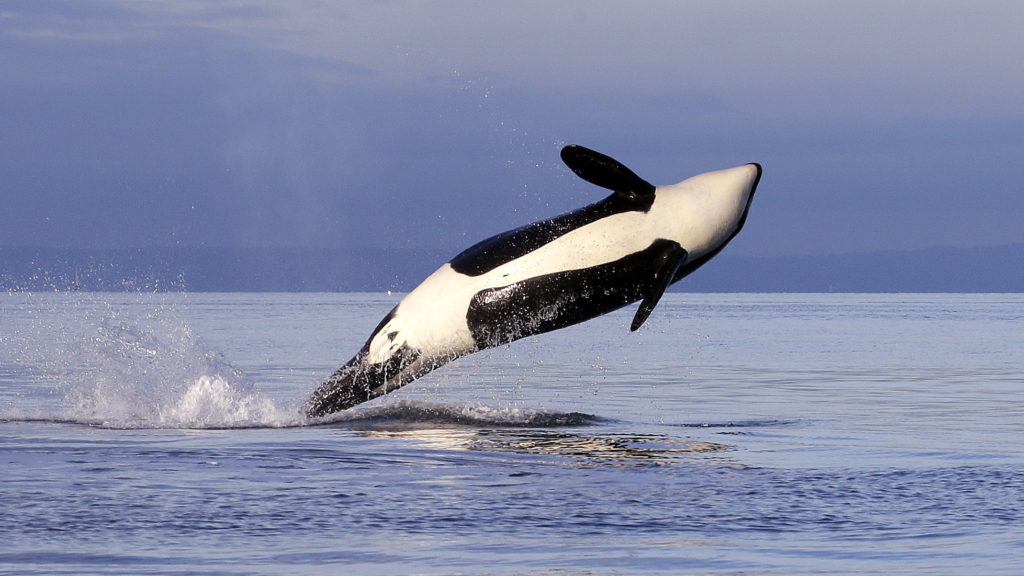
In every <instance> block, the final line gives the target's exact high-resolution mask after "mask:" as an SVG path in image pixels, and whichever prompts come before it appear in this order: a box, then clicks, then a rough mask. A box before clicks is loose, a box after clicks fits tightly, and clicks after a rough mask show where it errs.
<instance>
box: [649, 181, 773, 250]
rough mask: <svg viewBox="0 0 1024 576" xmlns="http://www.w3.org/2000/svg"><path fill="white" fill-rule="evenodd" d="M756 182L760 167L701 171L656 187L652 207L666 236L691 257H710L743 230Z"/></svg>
mask: <svg viewBox="0 0 1024 576" xmlns="http://www.w3.org/2000/svg"><path fill="white" fill-rule="evenodd" d="M760 180H761V165H760V164H744V165H743V166H736V167H735V168H727V169H725V170H717V171H715V172H705V173H704V174H698V175H697V176H694V177H692V178H687V179H686V180H683V181H682V182H680V183H678V184H673V185H671V186H659V187H658V188H657V200H656V201H655V203H654V208H656V209H658V210H659V212H660V214H659V215H658V218H659V220H661V221H662V222H663V225H664V226H665V227H666V228H668V229H670V230H671V231H672V232H671V234H670V235H669V236H668V237H670V238H671V239H673V240H676V241H677V242H679V244H680V245H681V246H682V247H683V248H685V249H686V250H688V251H689V252H690V253H691V255H693V256H699V255H701V254H710V255H714V254H716V253H717V252H718V251H719V250H721V249H722V248H723V247H724V246H725V245H726V244H727V243H728V242H729V241H730V240H732V239H733V237H735V236H736V234H739V231H740V230H741V229H742V228H743V224H744V223H745V222H746V220H747V212H748V211H749V210H750V203H751V202H752V201H753V199H754V191H755V190H756V189H757V184H758V182H759V181H760Z"/></svg>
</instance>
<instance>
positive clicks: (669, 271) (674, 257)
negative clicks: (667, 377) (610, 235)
mask: <svg viewBox="0 0 1024 576" xmlns="http://www.w3.org/2000/svg"><path fill="white" fill-rule="evenodd" d="M656 242H658V243H664V248H663V249H662V250H661V253H660V254H658V256H657V258H658V261H657V263H656V265H655V269H654V278H652V279H651V285H650V287H649V288H648V289H647V293H646V294H644V300H643V302H641V303H640V307H639V308H637V311H636V316H634V317H633V324H632V325H631V326H630V327H629V329H630V331H633V332H635V331H636V329H637V328H639V327H640V326H641V325H643V323H644V321H646V320H647V317H648V316H650V315H651V312H652V311H653V310H654V307H655V306H657V305H658V301H659V300H661V296H662V295H663V294H665V289H666V288H668V286H669V284H671V283H672V280H673V279H674V278H675V275H676V271H677V270H679V267H680V266H682V265H683V263H684V262H686V257H687V252H686V250H685V249H684V248H683V247H682V246H680V245H679V244H678V243H677V242H673V241H671V240H657V241H656Z"/></svg>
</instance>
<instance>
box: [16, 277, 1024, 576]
mask: <svg viewBox="0 0 1024 576" xmlns="http://www.w3.org/2000/svg"><path fill="white" fill-rule="evenodd" d="M397 300H398V297H397V296H387V295H361V294H312V295H309V294H301V295H300V294H269V295H266V294H158V295H138V294H24V293H15V294H3V295H0V573H7V574H167V575H171V574H173V575H179V574H374V575H379V574H500V575H506V574H509V575H510V574H557V575H576V574H645V573H646V574H778V575H783V574H784V575H794V574H935V575H940V574H941V575H946V574H972V575H978V574H1005V575H1014V576H1018V575H1020V574H1024V295H1019V294H1012V295H957V294H942V295H913V294H908V295H902V294H901V295H848V294H846V295H844V294H817V295H806V294H800V295H775V294H773V295H757V294H755V295H743V294H738V295H734V294H719V295H703V294H702V295H691V294H669V295H666V297H665V298H664V300H663V301H662V302H661V304H660V305H659V307H658V309H657V310H655V312H654V314H653V315H652V316H651V318H650V320H648V322H647V324H646V325H645V326H644V327H643V328H641V329H640V331H639V332H637V333H634V334H630V333H629V330H628V325H629V322H630V320H631V318H632V308H630V309H627V310H623V311H620V312H617V313H614V314H612V315H610V316H606V317H603V318H599V319H597V320H595V321H592V322H589V323H586V324H583V325H581V326H576V327H573V328H570V329H566V330H563V331H560V332H555V333H552V334H547V335H542V336H538V337H534V338H532V339H528V340H524V341H520V342H517V343H514V344H512V345H510V346H507V347H504V348H499V349H496V350H492V351H486V352H482V353H479V354H476V355H473V356H469V357H467V358H464V359H462V360H460V361H459V362H457V363H455V364H453V365H450V366H448V367H445V368H442V369H440V370H438V371H437V372H435V373H433V374H430V375H428V376H426V377H424V378H422V379H421V380H419V381H417V382H414V383H413V384H411V385H409V386H408V387H406V388H405V389H403V390H401V391H399V392H397V393H395V394H392V395H390V396H388V397H386V398H383V399H380V400H377V401H375V402H372V403H370V404H369V405H366V406H364V407H358V408H356V409H353V410H350V411H348V412H346V413H343V414H340V415H337V416H336V417H335V418H333V419H332V420H329V421H327V422H321V423H311V422H308V421H306V419H305V418H303V417H302V415H301V410H300V406H301V404H302V403H303V402H304V401H305V399H306V397H307V395H308V394H309V393H310V392H311V391H312V389H313V388H314V387H315V385H316V384H317V382H318V380H319V379H321V378H323V377H324V376H326V375H328V374H329V373H330V372H332V371H333V370H334V369H335V368H337V367H338V366H339V365H340V364H341V363H343V362H344V361H346V360H348V358H349V357H350V356H351V355H352V354H353V353H354V352H355V351H356V350H357V349H358V348H359V347H360V346H362V343H363V341H364V340H365V338H366V337H367V335H368V334H369V332H370V330H372V329H373V327H374V326H376V324H377V322H378V321H379V320H380V318H381V317H383V316H384V315H385V314H386V313H387V312H388V311H389V310H390V309H391V307H392V306H393V305H394V304H395V302H397ZM314 424H315V425H314Z"/></svg>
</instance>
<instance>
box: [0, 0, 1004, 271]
mask: <svg viewBox="0 0 1024 576" xmlns="http://www.w3.org/2000/svg"><path fill="white" fill-rule="evenodd" d="M1021 30H1024V3H1022V2H1019V1H1016V0H1010V1H1006V2H987V1H976V0H974V1H963V2H949V1H943V0H932V1H929V2H919V1H915V2H905V1H900V0H883V1H878V2H874V1H857V2H817V1H806V2H785V1H783V2H759V1H758V2H741V1H736V2H732V1H721V2H718V1H716V2H703V1H701V2H687V1H668V2H653V1H651V2H629V3H626V2H601V1H594V0H587V1H578V2H574V1H566V2H549V1H546V0H545V1H536V2H535V1H524V0H516V1H510V2H507V1H489V2H468V1H467V2H462V1H437V2H418V1H402V0H394V1H381V2H358V1H347V2H327V1H313V0H309V1H304V0H290V1H288V2H281V1H278V0H273V1H270V0H253V1H233V0H209V1H207V0H171V1H165V0H131V1H129V0H90V1H88V2H83V1H81V0H69V1H61V0H56V1H48V2H39V1H38V0H6V1H5V2H4V3H3V4H2V5H0V247H3V246H47V247H85V248H125V247H151V246H190V247H193V246H211V247H249V246H275V247H282V246H288V247H295V246H298V247H303V246H308V247H332V248H339V247H340V248H351V249H352V250H358V249H360V248H362V247H376V248H381V247H383V248H429V249H442V250H450V251H451V252H452V253H453V254H454V253H455V252H458V251H459V250H461V249H462V248H465V247H468V246H469V245H471V244H473V243H475V242H476V241H478V240H480V239H483V238H485V237H488V236H491V235H493V234H496V233H498V232H501V231H504V230H507V229H510V228H513V227H515V226H519V225H522V224H526V223H529V222H531V221H534V220H537V219H541V218H545V217H549V216H554V215H556V214H559V213H562V212H566V211H569V210H573V209H575V208H578V207H581V206H583V205H585V204H588V203H590V202H593V201H596V200H598V199H600V198H602V197H603V196H604V195H605V193H606V191H604V190H602V189H599V188H595V187H593V186H592V185H590V184H587V183H585V182H583V181H581V180H579V179H578V178H576V177H575V176H573V175H572V174H571V173H570V172H569V171H568V169H566V168H565V167H564V166H562V164H561V162H560V160H559V157H558V152H559V149H560V148H561V147H562V146H564V145H566V144H570V143H575V144H581V145H584V146H587V147H590V148H593V149H596V150H598V151H601V152H603V153H605V154H608V155H610V156H612V157H614V158H617V159H618V160H620V161H621V162H623V163H624V164H626V165H627V166H629V167H630V168H631V169H633V170H634V171H635V172H637V173H638V174H639V175H641V176H642V177H644V178H646V179H647V180H649V181H651V182H653V183H655V184H672V183H675V182H678V181H681V180H683V179H685V178H687V177H689V176H692V175H694V174H698V173H701V172H705V171H709V170H716V169H721V168H726V167H730V166H734V165H738V164H743V163H747V162H759V163H761V164H762V165H763V167H764V175H763V178H762V180H761V184H760V186H759V189H758V194H757V197H756V198H755V201H754V204H753V207H752V209H751V214H750V217H749V218H748V220H747V225H746V228H745V229H744V231H743V233H742V234H741V235H740V236H739V237H738V238H737V239H736V240H735V241H734V242H733V244H732V245H731V246H730V248H729V252H730V253H731V254H734V255H740V256H777V255H778V256H789V255H806V254H841V253H851V252H861V251H876V250H912V249H920V248H934V247H975V246H995V245H1004V244H1017V243H1024V226H1022V225H1021V222H1024V194H1022V192H1024V186H1022V184H1021V182H1022V181H1024V178H1022V177H1024V57H1022V55H1024V34H1021V33H1020V31H1021Z"/></svg>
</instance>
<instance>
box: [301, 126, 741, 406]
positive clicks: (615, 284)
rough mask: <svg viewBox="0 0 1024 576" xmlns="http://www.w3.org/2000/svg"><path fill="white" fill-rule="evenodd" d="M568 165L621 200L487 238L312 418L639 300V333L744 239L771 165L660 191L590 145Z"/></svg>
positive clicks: (447, 268) (570, 151)
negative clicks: (678, 288) (685, 282)
mask: <svg viewBox="0 0 1024 576" xmlns="http://www.w3.org/2000/svg"><path fill="white" fill-rule="evenodd" d="M561 155H562V160H563V161H564V162H565V164H566V165H567V166H568V167H569V168H570V169H572V171H573V172H575V173H576V174H577V175H578V176H580V177H581V178H583V179H584V180H586V181H588V182H590V183H592V184H596V185H597V186H601V187H603V188H607V189H609V190H612V191H613V193H612V194H611V195H610V196H608V197H607V198H605V199H604V200H601V201H600V202H597V203H595V204H591V205H589V206H586V207H584V208H580V209H579V210H576V211H574V212H570V213H568V214H563V215H561V216H556V217H554V218H551V219H549V220H543V221H540V222H535V223H533V224H529V225H527V226H523V227H522V228H517V229H515V230H510V231H508V232H504V233H502V234H498V235H497V236H493V237H491V238H488V239H486V240H484V241H482V242H479V243H478V244H475V245H474V246H471V247H470V248H468V249H467V250H465V251H464V252H462V253H461V254H459V255H458V256H456V257H455V258H452V260H451V261H449V262H448V263H446V264H445V265H443V266H441V268H439V269H438V270H437V271H436V272H434V273H433V274H431V275H430V276H429V277H428V278H427V279H426V280H424V281H423V283H422V284H420V285H419V286H418V287H416V289H415V290H413V291H412V292H410V293H409V294H408V295H407V296H406V297H405V298H404V299H402V301H401V302H399V304H398V306H395V308H394V309H393V310H392V311H391V312H390V313H389V314H388V315H387V316H386V317H385V318H384V320H382V321H381V323H380V324H379V325H378V326H377V328H376V329H375V330H374V331H373V333H372V334H371V335H370V338H369V340H367V341H366V344H365V345H364V346H363V348H362V349H361V350H360V351H359V352H358V353H357V354H356V355H355V357H353V358H352V359H351V360H349V361H348V363H347V364H345V365H344V366H342V367H341V368H339V369H338V371H337V372H335V373H334V374H333V375H332V376H331V377H330V378H328V379H327V381H325V382H324V383H323V384H321V385H320V386H319V387H318V388H317V389H316V391H315V392H314V393H313V396H312V397H311V398H310V399H309V401H308V403H307V405H306V412H307V414H308V415H309V416H311V417H317V416H324V415H327V414H330V413H332V412H337V411H339V410H344V409H346V408H349V407H352V406H355V405H356V404H359V403H361V402H366V401H367V400H370V399H372V398H376V397H378V396H381V395H383V394H387V393H388V392H391V391H394V390H397V389H398V388H400V387H402V386H404V385H405V384H408V383H409V382H412V381H413V380H415V379H416V378H419V377H420V376H422V375H424V374H426V373H427V372H430V371H431V370H433V369H435V368H437V367H439V366H441V365H443V364H445V363H447V362H450V361H451V360H454V359H455V358H458V357H460V356H464V355H466V354H470V353H473V352H476V351H478V350H483V349H485V348H491V347H493V346H498V345H501V344H506V343H508V342H512V341H513V340H518V339H519V338H523V337H526V336H532V335H534V334H541V333H543V332H549V331H551V330H557V329H558V328H564V327H566V326H571V325H573V324H577V323H579V322H583V321H584V320H589V319H591V318H595V317H597V316H600V315H602V314H606V313H608V312H611V311H613V310H617V309H619V308H621V307H623V306H625V305H627V304H630V303H632V302H637V301H640V307H639V308H638V309H637V311H636V315H635V316H634V317H633V323H632V325H631V327H630V330H636V329H637V328H639V327H640V325H641V324H643V323H644V321H645V320H646V319H647V317H648V315H650V313H651V311H652V310H653V309H654V307H655V305H657V303H658V300H659V299H660V298H661V295H662V294H663V293H664V292H665V289H666V288H668V286H669V285H670V284H672V283H673V282H676V281H678V280H680V279H681V278H683V277H684V276H686V275H687V274H689V273H691V272H693V271H694V270H696V269H697V268H699V267H700V266H702V265H703V264H704V263H705V262H707V261H708V260H710V259H711V258H712V257H714V256H715V255H716V254H718V253H719V252H720V251H721V250H722V248H724V247H725V245H726V244H727V243H728V242H729V241H730V240H732V239H733V237H735V236H736V234H738V233H739V231H740V229H741V228H742V227H743V223H744V222H745V221H746V218H747V211H748V210H749V208H750V202H751V200H752V199H753V196H754V189H755V188H756V187H757V183H758V181H759V180H760V178H761V166H760V165H758V164H746V165H744V166H738V167H736V168H729V169H727V170H720V171H717V172H708V173H705V174H700V175H698V176H694V177H692V178H689V179H687V180H684V181H682V182H680V183H678V184H674V185H671V186H658V187H655V186H653V185H651V184H650V183H648V182H647V181H645V180H644V179H643V178H640V177H639V176H637V175H636V174H634V173H633V172H632V171H631V170H630V169H629V168H626V167H625V166H623V165H622V164H621V163H619V162H617V161H616V160H614V159H612V158H609V157H608V156H605V155H603V154H600V153H598V152H594V151H593V150H589V149H587V148H584V147H582V146H574V145H573V146H566V147H565V148H563V149H562V154H561Z"/></svg>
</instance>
